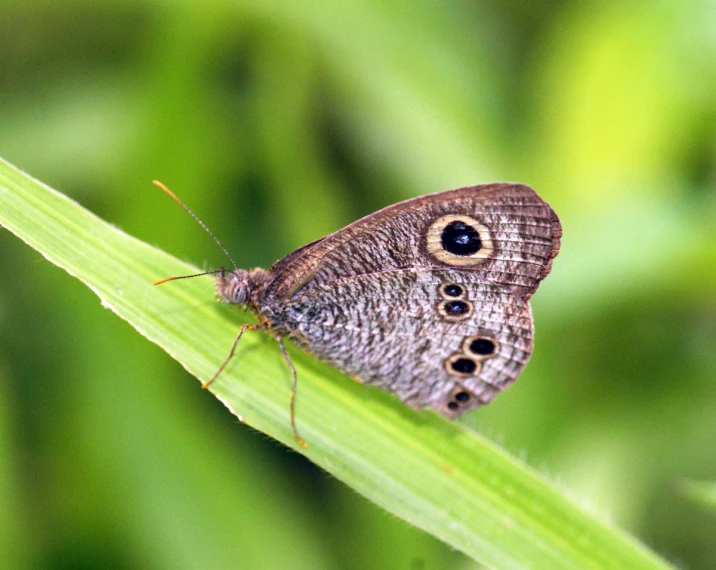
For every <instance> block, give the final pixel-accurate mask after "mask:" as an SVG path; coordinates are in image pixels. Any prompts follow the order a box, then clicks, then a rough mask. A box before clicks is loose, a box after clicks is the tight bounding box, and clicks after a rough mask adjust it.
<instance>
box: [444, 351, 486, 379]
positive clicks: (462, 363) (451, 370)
mask: <svg viewBox="0 0 716 570" xmlns="http://www.w3.org/2000/svg"><path fill="white" fill-rule="evenodd" d="M445 369H446V370H447V372H448V374H451V375H453V376H461V377H466V376H474V375H475V374H477V373H478V372H480V362H479V361H477V360H475V359H474V358H471V357H469V356H466V355H463V354H453V355H452V356H451V357H450V358H448V359H447V360H446V361H445Z"/></svg>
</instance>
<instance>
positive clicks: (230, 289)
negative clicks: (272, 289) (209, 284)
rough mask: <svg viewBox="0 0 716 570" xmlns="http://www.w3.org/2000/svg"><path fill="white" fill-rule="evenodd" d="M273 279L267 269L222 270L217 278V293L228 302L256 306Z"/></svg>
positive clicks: (243, 305)
mask: <svg viewBox="0 0 716 570" xmlns="http://www.w3.org/2000/svg"><path fill="white" fill-rule="evenodd" d="M270 281H271V274H270V273H269V272H268V271H266V270H265V269H261V268H260V267H257V268H255V269H251V270H246V269H235V270H234V271H222V272H221V273H219V276H218V277H217V278H216V294H217V296H218V297H219V298H220V299H221V300H222V301H224V302H226V303H232V304H234V305H239V306H242V307H256V306H257V302H258V299H259V296H260V295H261V293H262V292H263V290H264V289H265V288H266V286H267V285H268V284H269V283H270Z"/></svg>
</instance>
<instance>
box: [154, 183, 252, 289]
mask: <svg viewBox="0 0 716 570" xmlns="http://www.w3.org/2000/svg"><path fill="white" fill-rule="evenodd" d="M152 184H154V185H155V186H156V187H157V188H159V189H160V190H163V191H164V193H165V194H167V195H168V196H169V197H170V198H171V199H172V200H174V201H175V202H176V203H177V204H179V205H180V206H181V207H182V208H184V211H186V212H187V213H188V214H189V215H190V216H191V217H192V218H194V220H196V223H198V224H199V225H200V226H201V227H202V228H204V231H205V232H206V233H207V234H209V235H210V236H211V238H212V239H213V240H214V241H215V242H216V244H217V245H218V246H219V247H220V248H221V251H223V252H224V255H226V257H228V258H229V261H231V264H232V265H233V266H234V269H236V270H238V269H239V266H238V265H236V262H235V261H234V258H233V257H231V255H230V254H229V252H228V251H227V250H226V248H225V247H224V244H223V243H221V242H220V241H219V238H218V237H216V236H215V235H214V232H212V231H211V230H210V229H209V228H208V227H207V226H206V224H205V223H204V222H202V221H201V220H200V219H199V216H197V215H196V214H195V213H194V212H192V211H191V210H190V209H189V207H188V206H187V205H186V204H185V203H184V202H182V201H181V200H180V199H179V198H178V197H177V195H176V194H174V192H172V191H171V190H169V188H167V187H166V186H165V185H164V184H162V183H161V182H159V180H152ZM220 271H221V270H220ZM211 273H219V271H208V272H206V273H197V274H196V275H186V276H182V277H170V278H169V279H164V280H162V281H159V282H157V283H155V285H158V284H159V283H164V282H165V281H171V280H172V279H185V278H187V277H198V276H200V275H209V274H211Z"/></svg>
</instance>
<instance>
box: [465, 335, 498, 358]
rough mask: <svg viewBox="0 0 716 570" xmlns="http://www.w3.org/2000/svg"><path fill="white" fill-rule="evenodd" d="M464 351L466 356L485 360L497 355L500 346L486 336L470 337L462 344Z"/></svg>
mask: <svg viewBox="0 0 716 570" xmlns="http://www.w3.org/2000/svg"><path fill="white" fill-rule="evenodd" d="M462 349H463V350H464V351H465V353H466V354H472V355H473V356H476V357H478V358H480V359H485V358H489V357H490V356H494V355H495V354H497V350H498V344H497V343H496V342H495V341H494V340H492V339H490V338H487V337H484V336H469V337H467V338H466V339H465V341H464V342H463V343H462Z"/></svg>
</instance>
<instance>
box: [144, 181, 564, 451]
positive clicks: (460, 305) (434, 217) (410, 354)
mask: <svg viewBox="0 0 716 570" xmlns="http://www.w3.org/2000/svg"><path fill="white" fill-rule="evenodd" d="M155 183H156V182H155ZM157 185H158V186H160V188H162V189H163V190H165V191H166V192H167V193H169V195H170V196H172V197H173V198H174V199H175V200H176V201H177V202H179V204H180V205H182V207H184V209H186V210H187V211H188V212H189V213H190V214H191V215H192V216H193V217H194V218H195V219H196V220H197V221H198V222H199V223H200V224H201V225H202V226H203V227H204V229H206V230H207V232H209V234H210V235H211V236H212V237H214V239H215V241H217V243H219V245H220V247H222V249H224V252H226V250H225V248H224V247H223V246H222V245H221V243H220V242H219V241H218V239H216V237H215V236H214V235H213V234H212V233H211V232H210V231H209V230H208V228H206V226H205V225H204V224H203V223H202V222H201V221H200V220H199V219H198V218H197V217H196V216H195V215H194V214H193V213H192V212H191V210H189V209H188V208H187V207H186V206H185V205H184V204H183V203H182V202H181V201H179V199H178V198H176V196H174V195H173V194H172V193H171V192H170V191H169V190H168V189H166V187H164V186H163V185H161V184H158V183H157ZM561 236H562V226H561V224H560V221H559V218H558V217H557V215H556V214H555V212H554V211H553V210H552V208H550V206H549V205H548V204H547V203H546V202H545V201H544V200H543V199H542V198H540V197H539V196H538V195H537V193H536V192H535V191H534V190H532V189H531V188H529V187H528V186H525V185H522V184H511V183H494V184H482V185H477V186H468V187H464V188H458V189H455V190H447V191H444V192H438V193H435V194H429V195H426V196H421V197H418V198H413V199H411V200H406V201H404V202H400V203H398V204H395V205H392V206H389V207H387V208H384V209H382V210H380V211H378V212H375V213H373V214H370V215H369V216H366V217H364V218H362V219H360V220H358V221H356V222H354V223H352V224H350V225H348V226H346V227H345V228H343V229H340V230H338V231H337V232H335V233H333V234H330V235H328V236H326V237H323V238H321V239H318V240H316V241H314V242H312V243H309V244H308V245H305V246H303V247H301V248H299V249H297V250H296V251H294V252H293V253H290V254H289V255H287V256H286V257H284V258H283V259H280V260H279V261H277V262H276V263H275V264H274V265H272V266H271V267H270V268H269V269H262V268H255V269H251V270H246V269H239V268H237V267H236V264H234V266H235V269H234V270H232V271H230V270H221V271H218V272H215V273H218V275H217V278H216V292H217V294H218V296H219V298H220V299H222V300H223V301H225V302H227V303H232V304H236V305H239V306H240V307H245V308H248V309H250V310H251V311H252V312H253V313H255V315H256V317H257V319H258V324H257V325H244V326H242V328H241V330H240V332H239V334H238V336H237V338H236V340H235V342H234V345H233V347H232V349H231V352H230V354H229V357H228V358H227V359H226V360H225V361H224V363H223V364H222V366H221V367H220V368H219V370H218V371H217V373H216V374H215V375H214V377H213V378H212V379H211V380H209V382H207V383H205V384H204V386H207V385H209V384H210V383H211V382H212V381H213V380H214V379H215V378H216V377H217V376H218V374H219V373H220V372H221V371H222V370H223V369H224V367H225V366H226V364H227V363H228V361H229V360H230V359H231V357H232V356H233V354H234V351H235V349H236V346H237V344H238V341H239V339H240V338H241V335H242V334H243V333H244V331H245V330H247V329H248V328H258V329H261V330H265V331H267V332H269V333H270V334H271V335H273V336H274V337H275V338H276V339H277V340H278V342H279V347H280V348H281V352H282V354H283V356H284V358H285V359H286V362H287V363H288V365H289V368H290V369H291V372H292V374H293V389H292V392H291V401H290V409H291V426H292V429H293V431H294V435H295V437H296V439H297V441H298V442H299V443H301V444H302V445H304V446H305V442H304V441H303V440H302V438H301V437H300V435H299V434H298V431H297V429H296V424H295V413H294V402H295V389H296V381H297V377H296V371H295V368H294V367H293V364H292V363H291V360H290V358H289V356H288V353H287V352H286V349H285V346H284V344H283V339H284V338H286V337H288V338H290V339H291V340H292V341H293V342H294V343H295V344H297V345H298V346H300V347H301V348H302V349H304V350H305V351H307V352H309V353H311V354H313V355H314V356H315V357H317V358H319V359H320V360H323V361H326V362H328V363H330V364H332V365H333V366H335V367H336V368H338V369H339V370H341V371H343V372H345V373H346V374H348V375H350V376H353V377H354V378H356V379H357V380H359V381H360V382H362V383H365V384H370V385H375V386H378V387H380V388H382V389H384V390H387V391H388V392H391V393H393V394H395V395H396V396H397V397H398V398H399V399H400V400H401V401H403V402H404V403H406V404H408V405H409V406H412V407H413V408H416V409H421V408H432V409H434V410H436V411H438V412H439V413H440V414H442V415H444V416H446V417H448V418H450V419H453V418H455V417H457V416H459V415H461V414H463V413H465V412H467V411H469V410H472V409H474V408H477V407H478V406H482V405H485V404H488V403H490V402H491V401H492V400H493V398H494V397H495V396H496V395H497V394H498V393H499V392H501V391H502V390H504V389H505V388H506V387H507V386H509V385H510V384H512V383H513V382H514V381H515V380H516V379H517V376H518V375H519V374H520V372H521V371H522V369H523V368H524V367H525V365H526V364H527V361H528V360H529V358H530V355H531V353H532V347H533V334H534V327H533V321H532V312H531V309H530V305H529V302H528V301H529V299H530V297H531V296H532V295H533V294H534V293H535V291H536V290H537V288H538V287H539V284H540V282H541V281H542V280H543V279H544V278H545V277H547V275H548V274H549V272H550V270H551V268H552V261H553V260H554V258H555V257H556V256H557V254H558V253H559V249H560V238H561ZM226 254H227V256H229V254H228V252H226ZM229 259H231V257H230V256H229ZM232 263H233V260H232ZM171 279H174V278H169V279H165V280H162V281H161V282H164V281H168V280H171Z"/></svg>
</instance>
